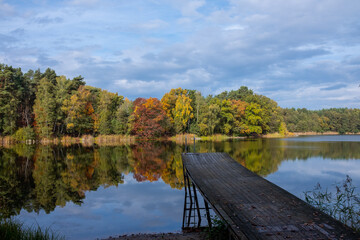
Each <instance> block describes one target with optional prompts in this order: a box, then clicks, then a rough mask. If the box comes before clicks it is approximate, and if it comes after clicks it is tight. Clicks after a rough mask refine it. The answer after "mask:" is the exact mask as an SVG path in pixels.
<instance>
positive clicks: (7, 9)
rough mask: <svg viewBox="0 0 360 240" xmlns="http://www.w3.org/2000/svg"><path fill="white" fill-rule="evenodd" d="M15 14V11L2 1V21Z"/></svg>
mask: <svg viewBox="0 0 360 240" xmlns="http://www.w3.org/2000/svg"><path fill="white" fill-rule="evenodd" d="M14 14H15V9H14V7H13V6H11V5H10V4H8V3H4V1H3V0H0V19H1V18H5V17H8V16H12V15H14Z"/></svg>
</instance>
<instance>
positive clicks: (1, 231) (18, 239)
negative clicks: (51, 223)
mask: <svg viewBox="0 0 360 240" xmlns="http://www.w3.org/2000/svg"><path fill="white" fill-rule="evenodd" d="M0 239H7V240H25V239H26V240H60V239H65V237H63V236H60V235H59V234H56V233H54V232H53V231H52V230H51V229H49V228H46V229H45V230H42V229H41V228H40V227H39V226H37V227H25V226H24V225H23V224H22V223H20V222H18V221H14V220H2V221H0Z"/></svg>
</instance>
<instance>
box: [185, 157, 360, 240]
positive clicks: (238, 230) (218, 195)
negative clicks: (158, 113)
mask: <svg viewBox="0 0 360 240" xmlns="http://www.w3.org/2000/svg"><path fill="white" fill-rule="evenodd" d="M182 159H183V164H184V167H185V169H186V171H187V174H188V175H189V176H190V178H191V180H192V181H193V182H194V183H195V185H196V187H197V188H198V190H199V191H200V193H201V194H202V195H203V197H204V198H205V199H206V200H207V201H208V202H209V203H210V204H211V205H212V208H213V209H214V211H215V212H217V214H219V215H220V217H221V218H223V219H224V220H225V221H226V222H227V223H228V224H229V227H230V230H231V231H232V232H233V233H234V234H235V235H236V236H237V237H238V238H239V239H360V235H359V234H357V233H355V232H353V231H352V230H351V229H350V228H349V227H347V226H345V225H344V224H342V223H341V222H339V221H337V220H335V219H333V218H331V217H330V216H328V215H327V214H324V213H321V212H319V211H318V210H317V209H315V208H313V207H312V206H310V205H308V204H307V203H305V202H304V201H302V200H301V199H299V198H297V197H295V196H294V195H292V194H290V193H289V192H287V191H285V190H284V189H282V188H280V187H278V186H276V185H275V184H273V183H271V182H269V181H267V180H266V179H263V178H262V177H260V176H258V175H256V174H254V173H253V172H251V171H249V170H248V169H246V168H245V167H243V166H242V165H240V164H239V163H237V162H236V161H235V160H233V159H232V158H230V157H229V156H228V155H227V154H226V153H184V154H183V155H182Z"/></svg>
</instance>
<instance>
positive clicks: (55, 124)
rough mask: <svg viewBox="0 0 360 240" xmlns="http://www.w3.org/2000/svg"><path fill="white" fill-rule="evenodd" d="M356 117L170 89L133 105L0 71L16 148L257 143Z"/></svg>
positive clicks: (71, 83)
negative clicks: (224, 140)
mask: <svg viewBox="0 0 360 240" xmlns="http://www.w3.org/2000/svg"><path fill="white" fill-rule="evenodd" d="M359 120H360V109H349V108H331V109H322V110H316V111H314V110H307V109H304V108H302V109H295V108H291V109H287V108H281V107H280V106H278V104H277V102H275V101H274V100H272V99H270V98H268V97H266V96H263V95H259V94H256V93H254V92H253V91H252V90H251V89H249V88H248V87H246V86H241V87H240V88H239V89H238V90H232V91H230V92H227V91H225V92H222V93H220V94H219V95H216V96H212V95H209V96H202V94H201V93H200V92H199V91H196V90H191V89H181V88H177V89H171V90H170V92H168V93H165V94H164V96H163V97H162V98H161V99H157V98H148V99H144V98H140V97H139V98H137V99H135V100H134V101H132V100H129V99H127V98H126V97H124V96H122V95H120V94H118V93H112V92H109V91H106V90H102V89H100V88H96V87H92V86H87V85H86V84H85V81H84V78H83V77H82V76H78V77H75V78H73V79H68V78H66V76H59V75H57V74H56V72H55V71H54V70H52V69H50V68H48V69H46V71H45V72H41V71H40V70H39V69H38V70H35V71H34V70H29V71H28V72H26V73H23V72H22V70H21V68H14V67H12V66H7V65H5V64H0V137H4V136H12V137H14V138H15V139H16V140H18V141H24V140H27V139H35V138H36V139H42V138H47V139H50V138H56V137H61V136H74V137H78V136H81V135H91V136H98V135H132V136H136V137H138V138H160V137H166V136H173V135H176V134H183V133H192V134H196V135H198V136H209V135H214V134H223V135H227V136H261V135H264V134H269V133H280V134H281V135H286V134H287V133H288V132H319V133H321V132H327V131H332V132H338V133H340V134H345V133H358V132H359V131H360V121H359Z"/></svg>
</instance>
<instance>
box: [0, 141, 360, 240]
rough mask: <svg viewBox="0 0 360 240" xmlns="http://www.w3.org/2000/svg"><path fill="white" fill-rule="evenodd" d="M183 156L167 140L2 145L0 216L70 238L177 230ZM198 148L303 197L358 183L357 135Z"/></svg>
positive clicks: (226, 143) (199, 144)
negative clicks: (88, 144) (90, 144)
mask: <svg viewBox="0 0 360 240" xmlns="http://www.w3.org/2000/svg"><path fill="white" fill-rule="evenodd" d="M183 151H184V146H181V145H177V144H175V143H170V142H167V143H164V142H162V143H160V142H155V143H154V142H152V143H151V142H140V143H137V144H133V145H123V146H101V147H100V146H96V147H82V146H70V147H59V146H56V147H49V146H47V147H44V146H41V147H40V146H37V147H36V146H23V145H18V146H13V147H8V148H0V205H1V210H0V214H1V216H2V217H9V216H12V217H13V218H16V219H20V220H21V221H23V222H24V223H25V224H26V225H30V226H31V225H37V224H38V225H40V226H41V227H43V228H45V227H51V228H52V229H53V230H55V231H57V232H59V233H61V234H63V235H65V236H66V238H67V239H96V238H104V237H108V236H111V235H112V236H116V235H119V234H126V233H137V232H168V231H180V230H181V223H182V212H183V204H184V202H183V201H184V192H183V190H182V187H183V176H182V164H181V156H180V155H181V153H182V152H183ZM190 151H193V145H192V146H191V148H190ZM196 151H197V152H227V153H229V154H230V155H231V156H232V157H233V158H234V159H236V160H237V161H238V162H239V163H241V164H242V165H244V166H246V167H247V168H248V169H250V170H251V171H253V172H255V173H257V174H259V175H261V176H263V177H265V178H266V179H268V180H270V181H271V182H273V183H275V184H277V185H279V186H280V187H282V188H284V189H286V190H288V191H289V192H291V193H293V194H295V195H296V196H298V197H300V198H303V196H304V194H303V192H304V191H308V190H312V189H313V188H314V186H315V185H316V184H317V183H320V184H321V185H322V186H323V187H324V188H325V187H328V188H332V187H333V185H334V184H335V183H338V182H341V181H343V180H344V179H345V177H346V175H349V176H350V177H351V178H352V179H353V184H354V185H355V186H360V136H357V135H354V136H314V137H298V138H283V139H256V140H240V139H239V140H231V141H224V142H197V143H196Z"/></svg>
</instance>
